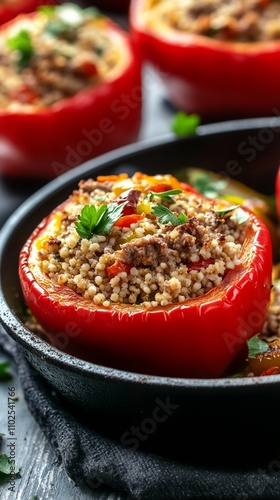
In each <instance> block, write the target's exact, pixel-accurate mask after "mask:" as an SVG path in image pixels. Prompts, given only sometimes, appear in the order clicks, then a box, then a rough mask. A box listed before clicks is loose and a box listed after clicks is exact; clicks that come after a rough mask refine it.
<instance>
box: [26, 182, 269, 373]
mask: <svg viewBox="0 0 280 500" xmlns="http://www.w3.org/2000/svg"><path fill="white" fill-rule="evenodd" d="M271 270H272V264H271V243H270V237H269V233H268V230H267V228H266V226H265V225H264V224H263V223H262V221H260V220H259V219H258V217H256V216H255V215H254V214H253V213H251V212H250V211H248V210H246V209H244V210H243V209H241V208H240V207H237V206H232V205H230V204H229V203H227V202H225V201H221V200H219V201H218V200H210V199H207V198H205V197H204V196H202V195H200V194H197V192H196V191H195V190H193V189H191V188H190V189H189V187H188V185H187V184H181V183H180V182H178V180H176V179H175V178H174V177H172V176H171V175H163V176H161V175H158V176H155V177H153V176H148V175H144V174H141V173H136V174H134V176H133V177H132V178H128V177H127V175H125V174H122V175H120V176H106V177H99V178H97V181H93V180H92V179H90V180H87V181H81V182H80V184H79V189H78V190H76V191H74V192H73V194H72V195H71V196H70V198H69V199H68V200H67V201H66V202H64V203H63V204H62V205H61V206H59V207H58V208H56V209H55V210H54V211H53V212H52V213H51V214H50V215H49V216H48V217H46V218H45V219H44V220H43V221H42V223H41V224H40V225H39V226H38V227H37V228H36V229H35V230H34V232H33V234H32V235H31V236H30V238H29V239H28V241H27V242H26V244H25V245H24V247H23V249H22V251H21V254H20V263H19V276H20V280H21V284H22V289H23V294H24V297H25V300H26V303H27V305H28V307H29V308H30V310H31V312H32V314H33V315H34V317H35V318H36V320H37V321H38V323H39V324H40V325H41V326H42V327H43V328H44V329H45V331H46V332H47V334H48V335H49V337H50V339H51V341H52V342H53V343H54V344H55V345H57V346H58V347H59V348H61V349H65V350H66V351H68V352H72V353H74V354H76V355H81V356H82V357H86V358H87V359H90V360H91V361H95V362H96V361H97V362H99V363H103V364H107V365H109V366H114V367H118V368H121V369H129V370H132V371H138V372H142V373H149V374H157V375H167V376H178V377H199V378H200V377H206V378H211V377H220V376H222V375H224V374H225V373H227V370H228V369H229V367H230V366H231V365H232V363H233V362H234V360H235V359H236V358H237V357H239V356H240V355H241V353H242V354H244V356H246V340H247V339H248V338H250V337H252V336H254V335H255V334H256V333H258V332H259V331H261V328H262V326H263V323H264V319H265V314H266V309H267V305H268V302H269V297H270V285H271ZM61 336H63V338H64V340H63V342H62V341H61ZM243 351H244V352H243ZM81 352H83V354H80V353H81Z"/></svg>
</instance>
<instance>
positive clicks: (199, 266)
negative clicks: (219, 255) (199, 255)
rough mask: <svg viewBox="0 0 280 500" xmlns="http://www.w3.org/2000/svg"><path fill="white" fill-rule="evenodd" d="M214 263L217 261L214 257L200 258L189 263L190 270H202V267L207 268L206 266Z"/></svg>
mask: <svg viewBox="0 0 280 500" xmlns="http://www.w3.org/2000/svg"><path fill="white" fill-rule="evenodd" d="M214 263H215V261H214V259H200V260H199V261H197V262H190V263H188V270H189V271H200V269H202V268H203V269H205V268H206V267H208V266H210V265H211V264H214Z"/></svg>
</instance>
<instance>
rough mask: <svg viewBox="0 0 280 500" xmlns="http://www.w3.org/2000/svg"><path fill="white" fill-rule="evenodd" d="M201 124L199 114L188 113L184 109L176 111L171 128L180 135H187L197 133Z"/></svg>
mask: <svg viewBox="0 0 280 500" xmlns="http://www.w3.org/2000/svg"><path fill="white" fill-rule="evenodd" d="M199 124H200V117H199V115H197V114H193V115H188V114H186V113H184V112H182V111H179V112H178V113H176V115H175V116H174V118H173V120H172V123H171V129H172V131H173V132H174V133H175V134H176V135H177V136H178V137H187V136H189V135H195V134H196V131H197V127H198V125H199Z"/></svg>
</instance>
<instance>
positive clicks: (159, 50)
mask: <svg viewBox="0 0 280 500" xmlns="http://www.w3.org/2000/svg"><path fill="white" fill-rule="evenodd" d="M146 6H147V1H146V0H132V2H131V7H130V26H131V31H132V36H133V39H134V41H135V42H136V43H137V44H138V45H139V46H140V47H141V49H142V52H143V55H144V57H145V58H146V59H147V60H148V61H149V62H151V63H152V64H153V65H154V66H155V68H156V70H157V71H158V72H159V74H160V75H161V76H162V82H163V84H164V86H165V89H166V93H167V96H168V98H169V99H170V101H171V102H172V103H173V104H174V105H175V106H176V107H177V108H178V109H180V110H184V111H186V112H187V113H198V114H199V115H200V116H201V118H202V119H203V120H204V121H207V120H208V121H209V120H214V119H227V118H233V117H234V118H237V117H248V116H250V117H254V116H270V115H272V114H273V112H275V113H278V112H279V109H280V93H279V88H278V82H279V78H280V66H279V63H278V61H279V57H280V40H275V41H268V42H250V43H237V42H235V43H234V42H227V41H220V40H217V39H214V38H209V37H206V36H202V35H196V34H188V33H184V32H180V31H177V32H176V31H175V30H173V31H172V32H171V30H165V31H161V32H158V31H156V30H154V29H152V28H151V27H148V26H147V24H146V22H145V19H144V15H143V12H144V10H145V9H146ZM274 110H275V111H274Z"/></svg>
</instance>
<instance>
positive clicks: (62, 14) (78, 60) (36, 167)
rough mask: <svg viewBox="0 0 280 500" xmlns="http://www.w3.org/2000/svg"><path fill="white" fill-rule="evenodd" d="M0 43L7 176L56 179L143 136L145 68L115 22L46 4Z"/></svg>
mask: <svg viewBox="0 0 280 500" xmlns="http://www.w3.org/2000/svg"><path fill="white" fill-rule="evenodd" d="M0 41H1V48H0V57H1V59H2V61H3V64H2V66H1V67H0V71H1V80H2V82H3V83H2V85H1V91H0V141H1V144H2V147H1V149H0V165H1V166H0V169H1V172H2V173H4V174H7V175H11V176H29V177H30V176H32V177H41V178H46V179H48V178H52V177H55V176H57V175H59V174H60V173H62V172H65V171H67V170H68V169H70V168H73V167H76V166H77V165H79V164H81V163H83V162H84V161H86V160H88V159H90V158H92V157H95V156H98V155H100V154H102V153H104V152H106V151H109V150H112V149H114V148H117V147H119V146H122V145H125V144H127V143H130V142H133V141H134V140H135V139H136V138H137V136H138V132H139V128H140V122H141V108H142V96H141V64H140V60H139V57H138V54H137V51H136V50H135V48H134V46H133V44H132V43H131V41H130V39H129V36H128V34H127V33H126V32H124V31H123V30H122V29H121V28H120V27H119V26H118V25H116V24H114V23H113V22H112V21H111V20H110V19H109V18H107V17H104V16H103V15H101V14H100V13H99V12H98V11H97V10H96V9H93V8H88V9H84V10H82V9H80V8H79V7H78V6H77V5H74V4H63V5H61V6H56V7H50V6H47V7H45V8H44V9H41V10H40V11H39V12H35V13H31V14H30V15H24V16H21V17H17V18H16V19H15V20H13V21H11V22H10V23H7V24H5V25H4V26H3V27H2V30H1V32H0Z"/></svg>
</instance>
